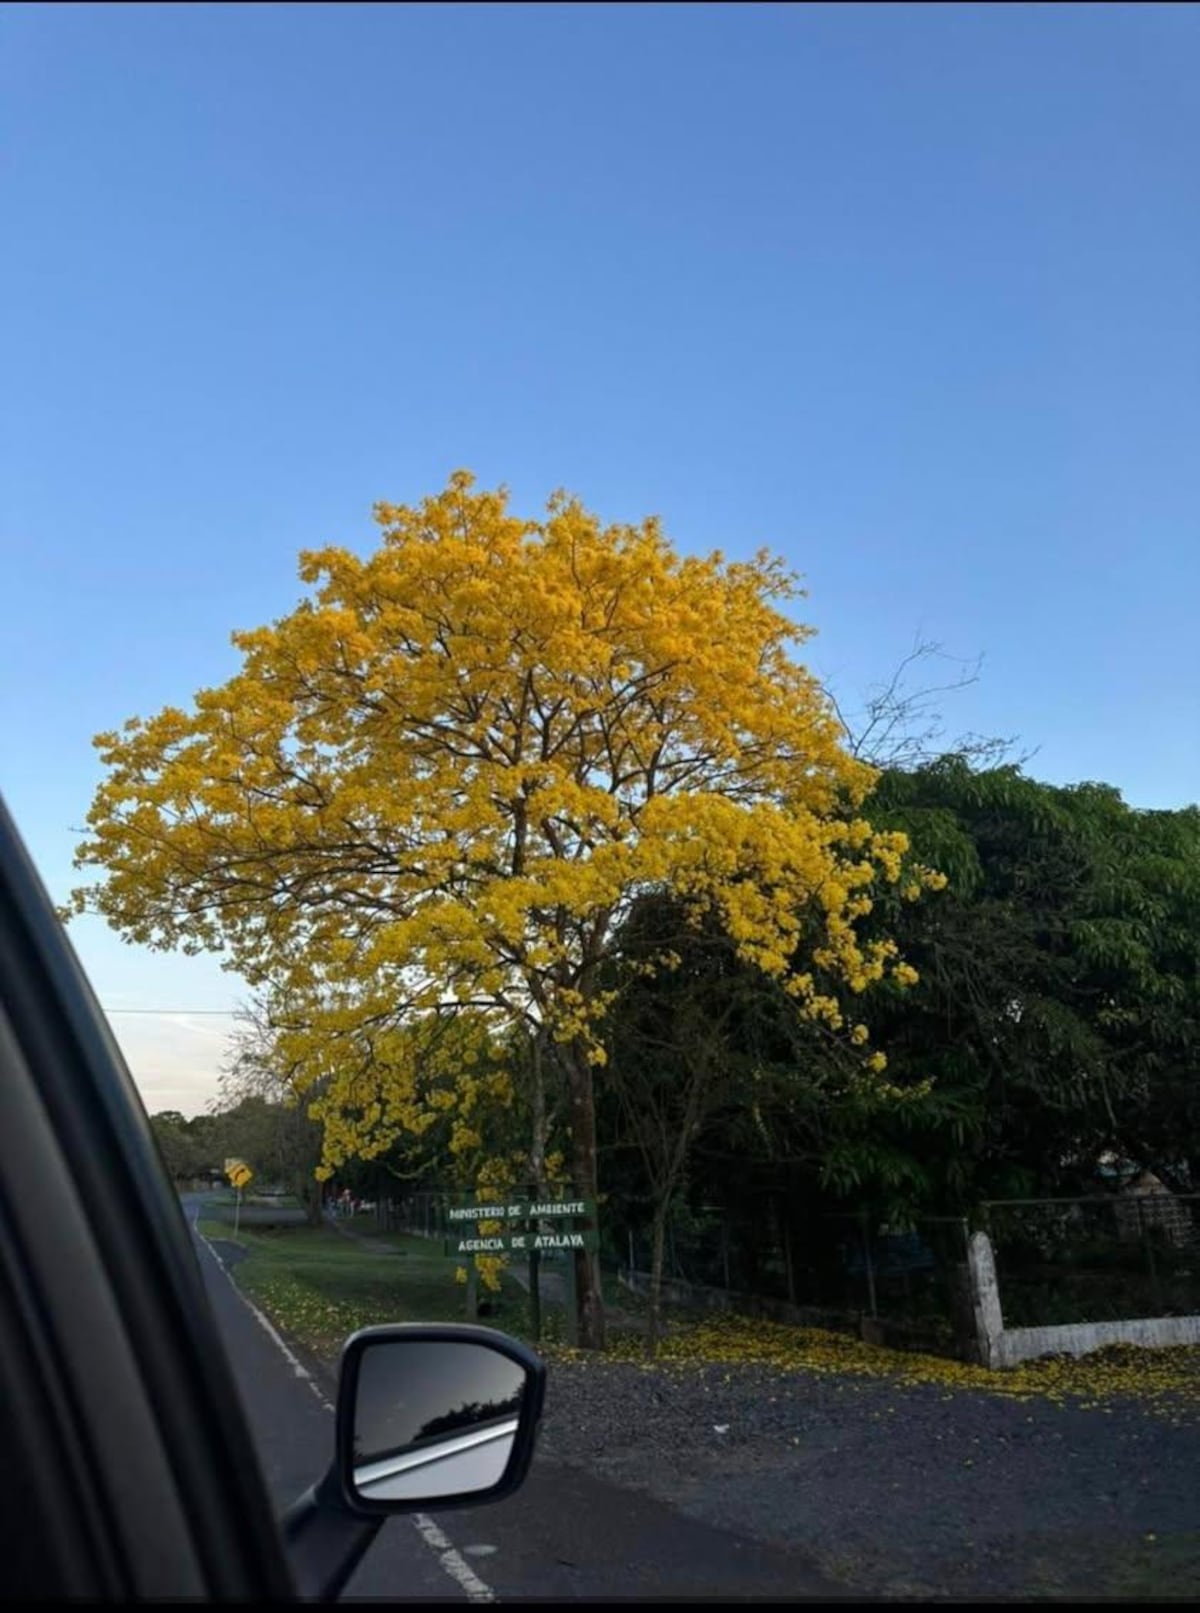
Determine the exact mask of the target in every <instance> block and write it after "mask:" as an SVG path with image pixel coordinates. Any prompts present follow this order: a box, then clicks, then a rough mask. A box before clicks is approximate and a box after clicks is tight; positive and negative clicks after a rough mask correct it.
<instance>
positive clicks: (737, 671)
mask: <svg viewBox="0 0 1200 1613" xmlns="http://www.w3.org/2000/svg"><path fill="white" fill-rule="evenodd" d="M375 515H376V520H377V522H378V524H379V527H380V529H381V539H380V542H379V544H378V546H377V547H376V548H374V549H373V550H372V551H371V552H370V553H368V554H365V555H359V554H355V553H351V552H350V551H349V550H346V549H340V548H327V549H324V550H321V551H319V552H315V553H305V554H304V555H302V557H301V565H300V575H301V578H302V579H303V581H304V582H305V583H306V584H308V585H309V587H310V592H309V594H308V595H307V597H305V598H304V599H303V600H302V602H301V603H300V604H299V605H298V606H297V607H296V609H295V610H293V611H292V612H291V614H290V615H287V616H285V617H283V618H282V619H280V620H278V621H276V622H275V623H273V624H272V625H270V626H267V627H262V628H258V629H255V630H253V631H249V632H239V633H236V634H235V635H234V638H233V642H234V645H235V646H236V648H237V649H238V651H239V652H240V654H241V658H242V660H241V666H240V669H239V670H238V671H237V672H236V674H235V675H234V676H233V677H232V678H230V679H229V681H228V682H227V683H225V684H222V685H221V686H220V687H218V688H212V689H204V690H201V691H200V692H199V693H198V694H197V695H196V696H195V699H194V702H193V704H192V706H191V707H190V709H188V710H186V711H185V710H180V709H177V708H167V709H165V710H163V711H161V712H159V714H158V715H157V716H154V717H150V718H148V719H140V718H133V719H131V720H130V721H129V722H127V723H126V724H125V726H124V728H123V729H121V730H120V731H118V732H113V733H107V734H102V735H100V736H99V737H98V739H97V745H98V747H99V750H100V754H101V757H102V760H103V762H104V764H105V768H106V775H105V777H104V780H103V782H102V783H101V785H100V787H99V789H98V791H97V794H96V798H95V801H94V804H93V806H92V809H91V812H90V815H89V825H90V837H89V838H88V839H87V840H86V841H85V842H84V844H83V845H82V846H81V848H80V850H79V853H78V863H79V865H80V866H81V867H83V868H94V869H99V870H103V872H104V874H105V876H106V877H105V878H104V879H103V881H102V882H101V883H99V884H98V885H94V886H91V887H88V888H87V889H84V890H82V891H80V892H77V893H76V897H75V904H76V906H77V907H78V908H80V909H82V908H85V907H93V908H95V909H97V910H98V911H99V912H101V913H103V914H104V915H105V916H106V917H107V918H108V919H109V920H110V922H111V923H113V924H114V925H115V926H116V927H117V929H119V930H120V931H121V933H122V934H124V935H125V936H126V937H128V938H129V939H131V940H134V941H138V942H141V943H144V944H148V945H151V946H157V947H167V948H169V947H177V946H182V947H184V948H185V949H192V950H197V949H201V948H213V949H221V950H223V951H224V952H225V954H226V956H227V958H228V962H229V964H230V966H231V967H233V968H235V969H237V970H239V971H240V972H241V973H242V974H243V975H244V976H245V977H246V978H247V979H248V980H249V981H250V983H251V984H252V985H254V986H256V987H271V988H274V989H283V990H285V991H286V992H287V994H288V996H289V998H290V999H293V1000H295V999H300V1000H302V1001H304V1002H305V1003H306V1004H307V1010H306V1016H305V1028H304V1030H303V1032H302V1034H303V1035H304V1036H306V1037H308V1038H309V1044H310V1048H311V1049H312V1050H313V1058H312V1059H311V1060H310V1061H309V1065H310V1067H311V1068H313V1069H318V1068H320V1069H322V1070H323V1077H322V1079H323V1081H324V1086H323V1093H322V1097H321V1100H320V1102H321V1105H322V1110H323V1113H324V1116H325V1120H326V1127H327V1132H329V1133H330V1135H331V1136H332V1138H333V1139H334V1142H333V1145H332V1146H333V1147H334V1148H335V1149H336V1148H337V1147H340V1146H347V1147H353V1146H355V1138H356V1136H359V1135H361V1134H362V1131H363V1128H364V1127H368V1128H369V1127H375V1126H377V1125H380V1124H383V1125H386V1124H388V1123H389V1121H388V1116H389V1114H392V1115H393V1117H394V1118H395V1119H396V1121H397V1123H398V1124H403V1125H408V1124H410V1123H411V1122H413V1120H414V1118H415V1119H417V1120H418V1123H419V1117H414V1116H413V1115H412V1114H411V1113H409V1112H407V1111H406V1105H408V1104H409V1103H410V1099H409V1097H408V1096H406V1094H407V1093H408V1092H409V1090H410V1087H409V1086H408V1085H406V1082H407V1077H406V1076H404V1075H403V1073H402V1072H403V1067H404V1063H403V1059H402V1058H401V1057H400V1054H399V1050H400V1049H401V1043H400V1042H397V1041H395V1040H393V1039H394V1038H396V1037H398V1036H401V1035H402V1033H403V1031H404V1028H405V1027H408V1026H411V1025H412V1024H413V1022H414V1021H417V1020H420V1019H421V1018H422V1017H424V1016H430V1015H438V1014H446V1013H450V1012H455V1011H460V1010H463V1009H470V1010H473V1011H480V1012H482V1013H484V1014H487V1015H493V1016H496V1017H497V1018H500V1019H504V1020H507V1021H508V1022H509V1023H511V1024H514V1025H516V1024H523V1025H525V1026H526V1027H527V1028H528V1030H529V1031H530V1033H531V1034H541V1035H542V1036H543V1037H544V1039H545V1042H546V1047H547V1050H548V1053H549V1055H550V1057H551V1062H552V1065H553V1072H554V1079H556V1080H557V1081H559V1082H560V1083H561V1085H562V1088H563V1090H564V1093H565V1098H566V1112H567V1117H568V1122H569V1130H570V1146H571V1155H570V1160H569V1165H570V1170H571V1174H572V1178H573V1186H574V1189H575V1191H576V1192H577V1193H579V1194H580V1195H582V1196H588V1197H590V1196H593V1195H594V1194H595V1192H596V1189H597V1179H596V1145H595V1114H594V1101H593V1080H594V1076H595V1071H596V1068H597V1067H598V1065H600V1064H601V1063H602V1061H603V1058H604V1051H603V1041H602V1037H601V1034H600V1030H601V1024H602V1020H603V1015H604V1011H605V1008H606V1004H607V1000H608V999H607V996H606V993H605V992H604V990H603V989H602V987H601V969H602V965H603V964H604V962H605V960H606V957H607V956H608V950H609V948H610V945H611V941H612V937H613V935H614V934H615V932H616V930H617V928H618V927H619V925H620V923H621V920H622V918H623V916H624V915H625V913H626V912H627V911H628V909H629V906H630V904H631V903H632V902H633V901H634V900H635V899H636V897H637V896H638V894H639V893H644V892H645V891H647V890H651V889H664V890H669V891H671V892H673V893H675V894H676V895H678V896H679V897H681V898H683V899H684V900H685V902H687V903H690V904H693V905H694V906H695V907H696V909H697V910H700V909H704V910H707V911H709V912H714V913H716V914H719V916H720V918H721V922H722V923H723V924H724V925H725V927H726V929H727V931H728V933H729V935H730V936H731V937H732V939H733V940H734V941H735V942H736V944H737V946H738V948H739V951H740V952H741V954H742V956H743V957H745V958H746V959H747V960H750V961H752V962H753V963H754V964H756V965H757V966H758V967H759V968H760V969H762V970H763V971H765V972H766V973H767V974H768V975H770V976H773V977H775V978H777V979H778V980H779V981H780V982H782V983H783V984H784V985H785V987H786V989H787V991H788V992H789V993H790V994H791V995H792V996H793V997H794V998H795V1000H796V1001H797V1002H798V1003H799V1004H800V1005H801V1007H802V1008H803V1011H804V1012H805V1013H806V1014H808V1015H811V1016H812V1017H814V1018H815V1019H817V1020H820V1021H822V1022H824V1023H825V1024H827V1025H828V1026H829V1027H830V1028H831V1029H832V1030H835V1031H836V1030H840V1028H841V1026H842V1012H841V1009H840V1008H839V1005H838V1001H837V998H836V997H835V995H833V994H831V993H829V992H826V991H822V990H821V988H820V985H819V983H818V981H819V979H820V978H822V977H828V976H830V975H833V976H835V977H836V978H838V979H839V980H840V981H843V982H845V983H846V985H847V986H848V987H849V988H850V989H851V990H853V991H860V990H862V989H864V988H865V987H866V986H867V985H868V984H869V983H870V982H871V981H872V980H876V979H879V978H881V977H882V976H884V975H886V974H894V973H895V971H896V970H897V969H898V968H899V967H901V965H900V960H899V959H898V957H897V956H896V953H895V949H894V947H892V946H891V945H890V944H889V943H888V942H887V941H886V940H876V941H874V942H871V943H869V944H866V943H862V942H860V939H859V937H858V934H857V930H856V925H857V921H858V920H859V919H860V918H862V917H863V916H864V915H865V914H866V913H867V912H869V910H870V907H871V903H872V896H871V892H872V889H873V888H874V887H875V886H876V885H877V884H878V883H879V882H881V881H882V882H888V881H893V882H894V881H896V880H897V879H899V877H900V873H901V865H902V858H903V853H904V851H905V847H906V842H905V840H904V837H903V836H902V835H900V834H896V833H876V832H875V831H874V830H873V829H872V827H871V824H870V823H869V822H868V821H866V819H865V818H864V817H863V816H862V814H861V807H862V803H863V801H864V799H865V797H866V795H867V792H868V791H869V789H870V787H871V784H872V781H873V779H874V776H875V775H874V773H873V772H872V770H871V769H870V768H869V767H867V766H865V765H864V764H862V763H860V762H858V761H857V760H855V759H854V758H853V757H852V756H851V755H850V754H849V753H848V752H847V750H846V748H845V746H844V744H843V735H842V730H841V727H840V724H839V722H838V721H837V718H836V715H835V714H834V712H833V711H832V709H831V706H830V703H829V701H828V700H827V698H826V696H825V694H824V693H823V691H822V689H821V687H820V686H819V684H818V683H817V682H816V680H815V679H814V678H813V677H812V676H811V674H810V673H809V672H808V671H807V670H806V669H805V668H804V667H803V666H802V665H801V664H800V663H799V662H798V661H797V660H796V659H795V657H794V649H795V647H796V646H797V645H798V644H800V643H802V642H803V640H804V639H805V637H806V636H807V632H808V630H807V629H805V628H802V627H799V626H798V625H797V624H796V623H795V622H794V620H793V619H792V618H791V617H790V616H789V614H788V611H787V608H788V606H789V605H790V604H791V602H792V601H793V599H794V598H795V597H796V596H797V592H798V590H797V588H796V584H795V580H794V579H793V578H792V577H791V576H790V575H789V574H788V573H787V572H786V571H785V570H784V568H783V567H782V566H781V564H780V563H779V562H778V561H777V560H775V559H773V558H772V557H771V556H770V555H768V554H767V553H765V552H761V553H759V554H757V555H756V556H755V557H754V558H753V559H750V560H744V561H735V560H728V559H726V558H725V557H723V556H722V555H721V554H710V555H707V556H703V557H699V556H689V555H682V554H680V553H678V552H677V551H676V550H675V548H674V547H673V546H672V544H671V543H670V542H669V541H668V539H667V537H666V536H665V534H664V533H663V531H662V529H661V527H660V525H659V522H658V521H657V520H656V519H654V518H648V519H646V520H644V521H642V522H641V523H640V524H637V525H623V524H607V525H606V524H603V523H602V522H601V521H600V520H599V519H598V517H597V516H596V515H594V514H593V513H591V512H590V511H589V510H587V509H585V508H584V507H583V505H582V504H581V503H580V502H579V501H578V500H576V499H575V498H572V497H568V496H567V495H566V494H562V493H559V494H555V495H554V496H553V497H552V498H551V499H550V501H549V504H548V507H547V510H546V513H545V516H544V518H543V519H541V520H525V519H521V518H520V517H518V516H517V515H515V514H514V513H512V512H511V511H510V509H509V506H508V500H507V496H506V494H505V492H504V491H503V490H500V491H479V490H477V489H476V487H475V485H474V481H473V478H472V477H471V476H470V475H469V474H468V473H466V472H458V473H456V474H455V475H454V476H452V477H451V479H450V482H449V485H448V486H447V487H446V488H445V489H444V490H443V491H442V492H440V493H439V494H437V495H435V496H432V497H429V498H427V499H425V500H424V501H423V502H422V503H420V504H418V505H415V506H411V507H410V506H402V505H390V504H381V505H379V506H378V507H377V508H376V511H375ZM814 916H815V918H816V920H817V921H819V944H818V945H817V946H816V947H814V948H813V950H812V959H811V961H812V968H811V969H809V968H806V967H804V966H803V960H801V963H800V965H799V966H798V965H797V962H796V958H797V946H798V944H799V943H800V941H801V940H802V938H803V937H804V936H805V935H807V934H809V933H811V930H812V926H813V922H814ZM348 1046H349V1047H354V1048H355V1049H356V1053H355V1056H353V1057H344V1056H342V1054H341V1053H339V1054H338V1055H337V1056H333V1055H330V1056H328V1057H326V1056H325V1053H324V1051H323V1050H326V1049H329V1048H332V1047H341V1048H343V1049H344V1048H345V1047H348ZM860 1054H861V1057H862V1059H863V1061H864V1062H863V1069H864V1072H865V1074H867V1075H869V1074H870V1073H872V1071H873V1070H874V1069H875V1068H877V1067H878V1066H879V1065H880V1063H881V1060H882V1055H879V1054H874V1053H872V1052H871V1051H870V1049H868V1048H866V1047H863V1048H862V1049H860ZM396 1071H399V1072H401V1073H398V1074H397V1073H394V1072H396ZM412 1101H418V1100H412ZM373 1106H378V1107H377V1109H376V1108H375V1107H373ZM334 1116H338V1117H341V1116H350V1117H351V1118H350V1120H349V1121H348V1122H347V1127H348V1129H345V1130H340V1131H339V1129H338V1126H340V1124H341V1121H340V1119H339V1122H338V1126H334V1127H333V1128H332V1130H330V1121H331V1118H332V1117H334ZM339 1137H340V1138H341V1139H342V1141H341V1142H340V1143H339V1142H338V1141H337V1139H338V1138H339ZM577 1277H578V1292H579V1295H580V1316H579V1328H580V1339H581V1342H583V1343H585V1344H590V1345H600V1344H601V1343H602V1342H603V1334H604V1319H603V1308H602V1303H601V1296H600V1286H599V1269H598V1264H597V1262H596V1260H595V1257H592V1256H584V1255H582V1254H580V1256H579V1259H578V1269H577Z"/></svg>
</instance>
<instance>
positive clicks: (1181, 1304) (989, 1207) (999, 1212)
mask: <svg viewBox="0 0 1200 1613" xmlns="http://www.w3.org/2000/svg"><path fill="white" fill-rule="evenodd" d="M983 1213H984V1219H985V1225H986V1228H987V1231H988V1233H989V1235H990V1237H991V1240H992V1248H993V1251H994V1254H995V1260H996V1275H997V1278H998V1281H999V1284H1000V1304H1001V1308H1002V1310H1003V1313H1004V1322H1005V1326H1006V1327H1048V1326H1058V1325H1063V1324H1069V1323H1072V1322H1108V1321H1125V1320H1130V1319H1134V1318H1138V1317H1154V1316H1194V1315H1197V1314H1200V1194H1174V1193H1169V1192H1167V1191H1166V1190H1165V1189H1162V1190H1159V1191H1154V1192H1139V1191H1132V1192H1125V1193H1121V1194H1115V1195H1113V1196H1112V1197H1106V1198H1079V1199H1030V1200H1004V1201H1000V1202H991V1203H988V1204H986V1205H984V1206H983Z"/></svg>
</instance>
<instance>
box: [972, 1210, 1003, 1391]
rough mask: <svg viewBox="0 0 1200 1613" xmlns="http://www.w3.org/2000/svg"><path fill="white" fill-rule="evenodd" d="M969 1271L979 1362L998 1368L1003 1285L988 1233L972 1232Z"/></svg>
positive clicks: (1001, 1334)
mask: <svg viewBox="0 0 1200 1613" xmlns="http://www.w3.org/2000/svg"><path fill="white" fill-rule="evenodd" d="M967 1270H968V1272H969V1273H970V1278H971V1309H972V1311H973V1313H974V1316H975V1338H976V1341H977V1343H978V1346H979V1359H980V1361H981V1362H982V1364H983V1365H984V1366H985V1367H998V1366H999V1365H1000V1364H1001V1363H1000V1357H1001V1339H1002V1338H1003V1336H1004V1313H1003V1311H1002V1310H1001V1309H1000V1284H999V1282H998V1281H997V1279H996V1257H995V1254H994V1253H993V1251H992V1240H991V1239H990V1238H989V1237H988V1235H987V1233H986V1232H973V1233H972V1234H971V1237H970V1239H969V1241H968V1243H967Z"/></svg>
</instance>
